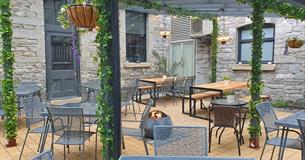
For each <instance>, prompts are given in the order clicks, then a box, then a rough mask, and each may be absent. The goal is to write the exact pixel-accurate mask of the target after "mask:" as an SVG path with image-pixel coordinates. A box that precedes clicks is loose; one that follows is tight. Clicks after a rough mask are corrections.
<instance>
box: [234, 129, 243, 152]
mask: <svg viewBox="0 0 305 160" xmlns="http://www.w3.org/2000/svg"><path fill="white" fill-rule="evenodd" d="M234 130H235V132H236V134H235V135H236V140H237V148H238V155H239V156H240V155H241V153H240V139H239V138H238V135H239V132H238V131H237V129H236V128H235V129H234Z"/></svg>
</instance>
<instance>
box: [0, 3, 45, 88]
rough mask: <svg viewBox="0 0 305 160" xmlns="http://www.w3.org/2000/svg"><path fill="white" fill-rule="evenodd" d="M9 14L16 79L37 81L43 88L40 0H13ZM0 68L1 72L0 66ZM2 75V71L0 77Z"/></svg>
mask: <svg viewBox="0 0 305 160" xmlns="http://www.w3.org/2000/svg"><path fill="white" fill-rule="evenodd" d="M12 15H13V17H12V18H13V42H12V50H13V52H14V54H15V60H16V62H15V66H14V67H15V74H14V76H15V79H16V80H17V81H36V82H38V83H39V85H40V86H42V87H43V88H45V86H46V69H45V68H46V66H45V36H44V18H43V17H44V16H43V15H44V13H43V1H38V0H12ZM1 67H2V66H1ZM0 71H1V72H2V70H1V69H0ZM2 76H3V75H2V74H1V75H0V77H2ZM43 92H45V90H44V91H43Z"/></svg>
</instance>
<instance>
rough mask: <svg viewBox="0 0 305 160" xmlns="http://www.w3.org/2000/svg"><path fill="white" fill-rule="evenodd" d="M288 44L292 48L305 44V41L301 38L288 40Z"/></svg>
mask: <svg viewBox="0 0 305 160" xmlns="http://www.w3.org/2000/svg"><path fill="white" fill-rule="evenodd" d="M287 44H288V46H289V47H290V48H300V47H302V46H303V44H304V41H303V40H299V39H291V40H287Z"/></svg>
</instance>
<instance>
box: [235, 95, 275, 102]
mask: <svg viewBox="0 0 305 160" xmlns="http://www.w3.org/2000/svg"><path fill="white" fill-rule="evenodd" d="M238 99H240V100H243V101H246V102H250V100H251V96H241V97H238ZM260 99H261V100H262V101H271V100H272V99H271V97H270V96H269V95H260Z"/></svg>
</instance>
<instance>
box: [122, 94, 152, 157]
mask: <svg viewBox="0 0 305 160" xmlns="http://www.w3.org/2000/svg"><path fill="white" fill-rule="evenodd" d="M152 105H153V100H152V99H149V100H148V102H147V104H146V107H145V109H144V111H143V113H136V114H140V115H141V120H139V121H137V120H122V122H136V123H140V125H139V128H126V127H123V126H122V130H121V131H122V145H123V149H125V142H124V136H131V137H140V138H141V139H142V141H143V143H144V148H145V152H146V155H149V152H148V148H147V143H146V139H145V137H144V120H145V118H147V117H148V114H149V111H150V109H151V107H152ZM128 114H134V113H128Z"/></svg>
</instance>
